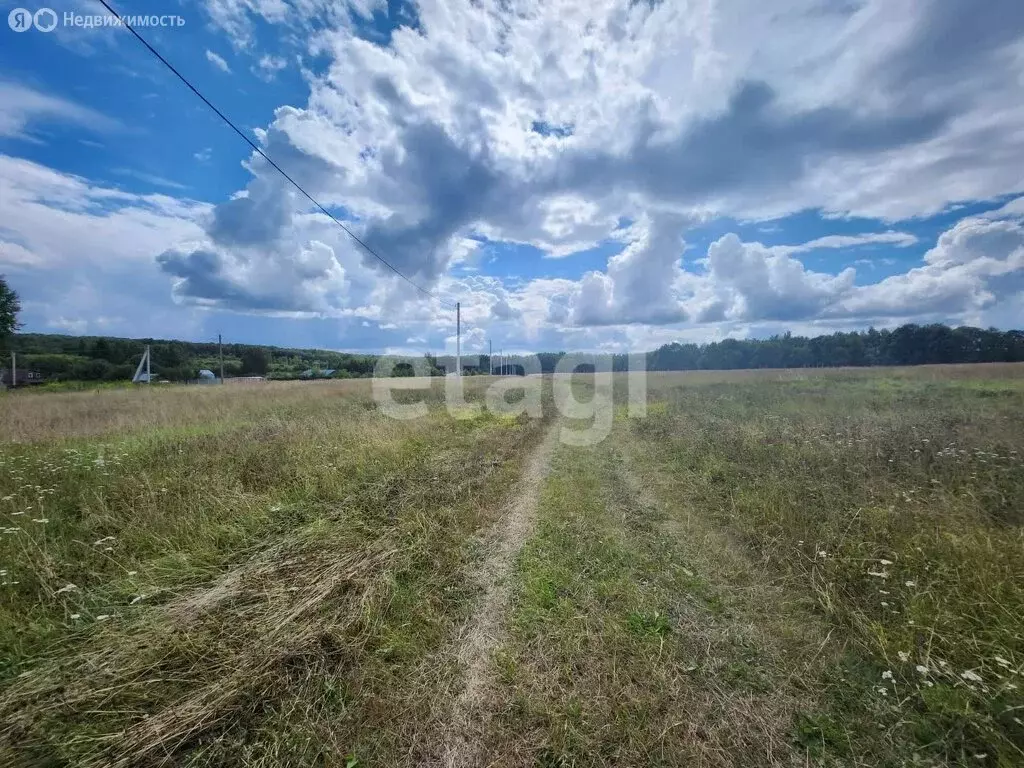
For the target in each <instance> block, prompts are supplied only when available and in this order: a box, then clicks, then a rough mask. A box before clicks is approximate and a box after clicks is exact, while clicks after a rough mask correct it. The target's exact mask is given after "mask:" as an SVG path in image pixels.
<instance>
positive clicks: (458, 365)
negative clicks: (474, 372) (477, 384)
mask: <svg viewBox="0 0 1024 768" xmlns="http://www.w3.org/2000/svg"><path fill="white" fill-rule="evenodd" d="M449 306H450V305H449ZM455 373H456V374H458V375H459V376H461V375H462V302H459V301H457V302H455Z"/></svg>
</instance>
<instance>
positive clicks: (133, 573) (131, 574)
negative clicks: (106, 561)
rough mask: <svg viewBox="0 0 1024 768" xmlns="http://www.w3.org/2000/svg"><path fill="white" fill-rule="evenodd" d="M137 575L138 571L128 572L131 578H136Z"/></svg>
mask: <svg viewBox="0 0 1024 768" xmlns="http://www.w3.org/2000/svg"><path fill="white" fill-rule="evenodd" d="M137 573H138V571H128V575H129V576H134V575H135V574H137Z"/></svg>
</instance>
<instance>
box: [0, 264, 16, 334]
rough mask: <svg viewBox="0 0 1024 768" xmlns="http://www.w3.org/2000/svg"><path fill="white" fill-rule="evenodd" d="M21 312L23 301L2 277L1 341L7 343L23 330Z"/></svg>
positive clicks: (0, 282) (0, 303)
mask: <svg viewBox="0 0 1024 768" xmlns="http://www.w3.org/2000/svg"><path fill="white" fill-rule="evenodd" d="M19 312H21V301H19V300H18V294H17V293H15V292H14V289H13V288H11V287H10V286H9V285H7V281H6V280H5V279H4V276H3V275H0V341H5V340H6V339H7V338H8V337H9V336H11V335H13V334H14V332H15V331H16V330H18V329H19V328H21V323H19V322H18V313H19Z"/></svg>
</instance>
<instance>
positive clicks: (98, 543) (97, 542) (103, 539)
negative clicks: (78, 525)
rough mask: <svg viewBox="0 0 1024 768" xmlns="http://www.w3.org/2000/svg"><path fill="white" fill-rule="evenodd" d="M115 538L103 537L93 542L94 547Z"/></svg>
mask: <svg viewBox="0 0 1024 768" xmlns="http://www.w3.org/2000/svg"><path fill="white" fill-rule="evenodd" d="M113 540H114V537H113V536H104V537H103V538H102V539H100V540H99V541H94V542H93V543H92V545H93V546H94V547H98V546H99V545H100V544H106V543H107V542H108V541H113Z"/></svg>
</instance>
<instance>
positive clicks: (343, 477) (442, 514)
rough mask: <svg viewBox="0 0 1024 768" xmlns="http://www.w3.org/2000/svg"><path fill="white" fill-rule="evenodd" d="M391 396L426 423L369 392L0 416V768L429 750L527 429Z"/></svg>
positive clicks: (283, 761)
mask: <svg viewBox="0 0 1024 768" xmlns="http://www.w3.org/2000/svg"><path fill="white" fill-rule="evenodd" d="M469 387H470V398H471V399H478V398H479V397H480V396H481V392H482V390H481V387H480V386H475V385H474V384H473V383H470V385H469ZM407 394H408V397H406V398H404V399H413V398H419V397H421V396H425V397H426V399H427V401H428V402H429V403H430V404H431V413H430V415H428V416H426V417H424V418H422V419H416V420H411V421H396V420H392V419H388V418H386V417H385V416H383V415H382V414H381V413H380V412H379V411H378V410H377V408H376V406H375V404H374V402H373V401H372V399H371V396H370V389H369V383H368V382H344V383H339V384H331V383H324V384H312V385H301V384H293V385H268V386H266V387H258V388H249V389H246V388H240V389H236V390H234V391H232V388H230V387H218V388H210V389H199V388H190V389H184V388H173V389H172V388H168V389H166V390H163V391H161V390H160V389H159V388H156V387H154V388H152V391H151V390H148V389H141V390H135V391H128V392H120V391H119V392H100V393H76V394H61V395H47V396H22V395H21V394H20V393H19V394H18V395H15V396H13V397H7V398H4V399H3V403H2V406H0V407H2V408H3V411H4V415H5V417H10V418H8V420H7V421H5V423H4V424H3V425H2V426H0V432H3V433H4V437H5V438H6V440H5V444H4V446H3V448H2V449H0V515H2V526H3V531H2V534H0V570H2V579H0V580H2V582H3V584H2V586H0V764H3V765H53V766H60V765H69V766H70V765H74V766H79V765H95V766H109V765H155V764H174V765H197V766H198V765H239V766H241V765H245V766H277V765H281V766H284V765H288V766H293V765H345V764H346V763H352V762H353V761H359V763H360V764H362V765H394V764H399V763H405V764H416V763H417V762H419V760H420V758H421V757H422V756H423V755H425V754H428V753H429V752H430V750H431V749H432V748H433V745H431V744H430V743H428V740H427V738H426V734H429V733H430V732H431V723H432V721H433V720H434V719H435V718H437V717H438V716H439V715H438V713H439V712H440V713H443V711H444V702H445V700H446V699H447V698H450V697H451V691H452V689H453V688H454V687H456V686H457V685H458V682H459V669H458V664H457V660H455V659H453V658H450V657H449V656H448V655H445V653H443V648H444V646H445V644H446V642H447V641H448V640H449V638H450V637H451V636H452V634H453V633H454V632H455V630H456V628H457V627H458V626H460V625H461V623H462V622H463V621H464V620H465V618H466V615H467V613H468V612H469V611H470V610H471V605H472V602H473V599H474V597H475V588H474V587H473V586H471V585H469V584H468V583H467V580H466V578H465V572H466V569H467V567H468V565H469V563H470V561H471V560H472V559H473V558H474V557H476V554H475V553H474V545H473V540H474V536H475V535H476V533H477V532H478V531H479V530H480V529H481V528H482V527H484V526H485V525H487V524H488V523H489V522H491V521H492V520H493V519H494V517H495V516H496V515H497V514H498V512H499V511H500V510H501V508H502V506H503V504H504V501H505V498H506V496H507V493H508V491H509V488H510V487H511V484H512V482H513V481H514V480H515V479H516V477H517V476H518V474H519V471H520V463H521V460H522V458H523V456H524V455H525V454H526V453H527V452H528V449H529V448H530V447H531V446H532V445H533V443H534V442H535V441H536V440H537V439H538V437H539V435H540V433H541V431H542V429H543V424H542V423H541V422H536V421H528V420H526V419H510V418H508V417H493V416H488V415H486V414H483V415H478V416H475V417H473V418H458V419H456V418H452V417H450V416H449V415H448V414H447V413H445V412H444V410H443V409H442V408H441V407H440V392H439V389H438V387H437V386H436V385H435V387H434V390H433V391H431V392H428V393H423V394H422V395H421V394H415V395H413V394H412V393H407ZM55 413H56V414H58V416H55V415H54V414H55Z"/></svg>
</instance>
